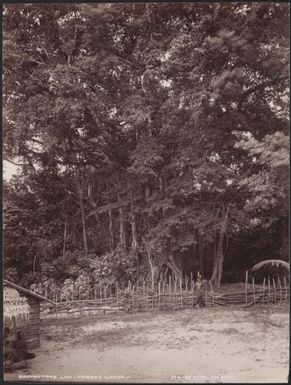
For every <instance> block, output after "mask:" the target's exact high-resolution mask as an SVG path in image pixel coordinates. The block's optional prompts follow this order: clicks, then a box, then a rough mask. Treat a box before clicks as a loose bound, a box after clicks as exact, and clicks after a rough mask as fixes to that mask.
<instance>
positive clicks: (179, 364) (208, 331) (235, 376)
mask: <svg viewBox="0 0 291 385" xmlns="http://www.w3.org/2000/svg"><path fill="white" fill-rule="evenodd" d="M35 352H36V355H37V356H36V358H35V359H34V360H32V361H30V362H29V367H28V368H27V369H25V370H22V371H17V372H15V373H13V374H7V375H6V376H5V379H6V380H7V381H9V380H12V381H13V380H14V381H15V380H17V381H19V380H22V381H29V382H32V381H50V382H54V381H77V382H83V381H89V382H101V383H104V382H126V383H128V382H137V383H141V382H164V383H165V382H173V383H179V382H184V383H185V382H188V383H195V382H196V383H216V382H223V383H227V382H229V383H235V382H237V383H238V382H240V383H252V382H256V383H258V382H269V383H271V382H273V383H280V382H281V383H282V382H284V383H287V381H288V372H289V309H288V307H287V305H265V306H263V305H257V306H253V307H249V308H244V309H243V308H241V307H235V306H233V307H227V308H226V307H220V308H207V309H206V308H201V309H193V310H184V311H179V312H178V311H177V312H160V313H138V314H115V315H113V314H108V315H102V316H98V317H97V316H94V317H89V316H87V317H82V318H73V319H58V320H45V321H44V325H43V327H42V342H41V347H40V348H39V349H38V350H36V351H35Z"/></svg>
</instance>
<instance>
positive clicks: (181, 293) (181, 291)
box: [180, 279, 183, 309]
mask: <svg viewBox="0 0 291 385" xmlns="http://www.w3.org/2000/svg"><path fill="white" fill-rule="evenodd" d="M180 295H181V309H182V308H183V290H182V279H180Z"/></svg>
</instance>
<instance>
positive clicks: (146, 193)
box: [145, 184, 150, 201]
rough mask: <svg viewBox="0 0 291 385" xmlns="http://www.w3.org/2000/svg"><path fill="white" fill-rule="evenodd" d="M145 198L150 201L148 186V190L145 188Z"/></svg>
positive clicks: (147, 187)
mask: <svg viewBox="0 0 291 385" xmlns="http://www.w3.org/2000/svg"><path fill="white" fill-rule="evenodd" d="M145 197H146V201H148V200H149V198H150V188H149V185H148V184H147V185H146V188H145Z"/></svg>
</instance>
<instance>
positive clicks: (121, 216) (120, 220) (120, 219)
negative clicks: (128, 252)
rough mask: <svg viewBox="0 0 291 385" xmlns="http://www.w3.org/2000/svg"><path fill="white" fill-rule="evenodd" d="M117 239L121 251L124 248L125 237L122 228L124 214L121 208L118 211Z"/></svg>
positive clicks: (123, 227)
mask: <svg viewBox="0 0 291 385" xmlns="http://www.w3.org/2000/svg"><path fill="white" fill-rule="evenodd" d="M119 238H120V244H121V247H122V249H125V248H126V236H125V226H124V213H123V209H122V207H120V209H119Z"/></svg>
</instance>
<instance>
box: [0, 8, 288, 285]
mask: <svg viewBox="0 0 291 385" xmlns="http://www.w3.org/2000/svg"><path fill="white" fill-rule="evenodd" d="M288 13H289V6H288V4H287V3H279V4H275V3H248V4H243V3H144V4H134V3H132V4H9V5H6V6H5V10H4V33H3V36H4V37H3V47H4V51H3V52H4V53H3V56H4V61H3V62H4V69H3V76H4V83H3V104H4V125H3V126H4V129H3V137H4V143H3V149H4V159H5V160H6V161H8V162H12V163H14V164H19V165H21V170H22V172H21V173H20V174H19V175H18V176H14V177H13V178H12V179H11V180H10V181H4V186H3V189H4V251H5V253H4V255H5V260H4V263H5V274H6V275H7V277H10V278H11V279H12V277H13V279H18V280H19V281H21V282H22V283H23V284H24V285H30V284H32V283H37V282H39V281H42V282H44V283H45V282H55V283H56V284H60V283H63V282H66V284H67V285H68V287H69V286H70V284H71V283H70V282H77V283H78V282H79V281H80V282H83V280H84V282H85V281H86V282H87V283H88V282H89V283H90V282H91V283H92V282H107V283H111V282H115V280H118V281H119V283H120V284H121V285H122V284H124V283H125V282H127V281H128V280H130V281H131V282H133V283H134V282H136V281H137V280H138V279H140V278H145V279H148V280H150V281H152V282H154V281H155V280H156V279H158V277H160V276H164V277H166V276H167V275H169V274H174V275H175V276H176V277H182V276H185V275H188V276H189V275H190V274H191V273H192V274H194V276H196V275H197V274H198V271H199V272H200V273H201V274H202V276H204V277H205V278H206V279H211V280H212V282H213V284H215V285H220V283H221V280H224V281H236V280H240V279H241V278H242V277H243V274H244V270H245V269H246V268H248V267H250V266H252V265H253V264H255V263H257V262H259V261H260V260H263V259H271V258H281V259H285V260H286V259H287V258H288V203H287V202H288V187H287V181H288V167H289V166H288V165H289V158H288V154H289V139H288V124H289V122H288V101H289V99H288V96H289V93H288V92H289V88H288V85H289V82H288V76H289V73H288V69H289V62H288V56H289V55H288V54H289V51H288V49H289V46H288V44H289V41H288ZM49 280H52V281H49Z"/></svg>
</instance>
